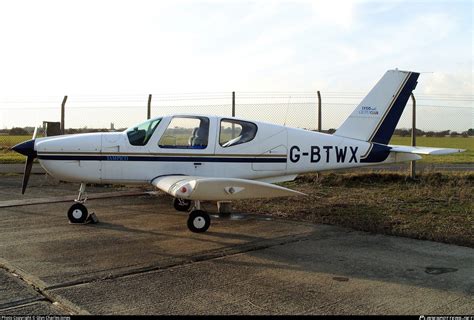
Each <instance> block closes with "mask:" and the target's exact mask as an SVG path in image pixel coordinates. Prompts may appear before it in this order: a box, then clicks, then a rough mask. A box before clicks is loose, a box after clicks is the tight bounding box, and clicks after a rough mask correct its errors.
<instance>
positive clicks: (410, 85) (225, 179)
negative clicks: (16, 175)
mask: <svg viewBox="0 0 474 320" xmlns="http://www.w3.org/2000/svg"><path fill="white" fill-rule="evenodd" d="M418 76H419V73H416V72H407V71H399V70H389V71H387V72H386V73H385V75H384V76H383V77H382V79H380V80H379V82H378V83H377V84H376V85H375V87H374V88H373V89H372V90H371V91H370V92H369V94H368V95H367V96H366V97H365V98H364V99H363V100H362V102H361V103H360V104H359V105H358V106H357V107H356V108H355V110H354V111H353V112H352V114H351V115H350V116H349V118H348V119H347V120H346V121H345V122H344V123H343V124H342V126H341V127H340V128H339V129H338V130H337V131H336V132H335V133H334V134H332V135H330V134H324V133H319V132H312V131H307V130H303V129H297V128H288V127H286V126H281V125H276V124H270V123H264V122H257V121H249V120H244V119H238V118H227V117H220V116H211V115H171V116H164V117H159V118H154V119H151V120H148V121H146V122H143V123H142V124H139V125H137V126H133V127H131V128H129V129H128V130H126V131H124V132H112V133H87V134H75V135H65V136H56V137H47V138H37V139H35V136H34V137H33V139H32V140H29V141H27V142H23V143H21V144H18V145H16V146H15V147H13V150H15V151H17V152H19V153H21V154H24V155H26V156H27V161H26V165H25V175H24V178H23V186H22V192H23V193H24V192H25V188H26V185H27V183H28V177H29V174H30V171H31V166H32V163H33V159H34V158H38V160H39V162H40V164H41V166H42V167H43V168H44V169H45V170H46V171H47V172H48V173H49V174H50V175H52V176H54V177H56V178H58V179H60V180H63V181H70V182H78V183H81V187H80V189H79V196H78V198H77V199H76V200H75V201H76V203H75V204H73V205H72V207H71V208H70V209H69V211H68V218H69V220H70V221H71V222H72V223H83V222H84V221H86V219H87V217H88V213H87V208H86V207H85V206H84V202H85V201H86V197H85V184H86V183H108V184H110V183H112V184H114V183H116V184H131V183H136V184H143V183H150V184H152V185H153V186H154V187H156V188H158V189H160V190H163V191H164V192H167V193H168V194H170V195H171V196H173V197H174V198H175V201H174V206H175V208H176V209H177V210H181V211H188V210H189V209H190V208H191V204H192V202H194V205H193V207H192V209H191V210H190V214H189V218H188V223H187V224H188V228H189V229H190V230H191V231H193V232H205V231H206V230H207V229H208V228H209V226H210V223H211V221H210V217H209V215H208V214H207V213H206V212H204V211H203V210H201V208H200V201H228V200H236V199H250V198H269V197H280V196H292V195H301V194H302V193H301V192H298V191H294V190H290V189H287V188H283V187H281V186H277V185H274V184H273V183H278V182H284V181H291V180H294V179H295V178H296V176H297V175H298V174H303V173H308V172H318V171H324V170H334V169H342V168H353V167H363V166H370V165H374V164H381V163H393V162H402V161H411V160H418V159H421V157H420V156H419V155H420V154H449V153H454V152H461V151H463V150H460V149H442V148H425V147H408V146H396V145H389V144H388V143H389V141H390V138H391V137H392V134H393V132H394V130H395V127H396V125H397V123H398V121H399V119H400V116H401V114H402V112H403V109H404V108H405V105H406V103H407V101H408V98H409V97H410V94H411V93H412V91H413V90H414V89H415V87H416V84H417V79H418Z"/></svg>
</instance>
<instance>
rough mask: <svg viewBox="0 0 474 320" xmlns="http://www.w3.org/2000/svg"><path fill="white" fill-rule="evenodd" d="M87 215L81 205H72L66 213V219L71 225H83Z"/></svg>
mask: <svg viewBox="0 0 474 320" xmlns="http://www.w3.org/2000/svg"><path fill="white" fill-rule="evenodd" d="M87 215H88V212H87V208H86V206H85V205H83V204H82V203H75V204H73V205H72V206H71V208H69V210H68V212H67V217H68V218H69V221H70V222H71V223H85V222H86V220H87Z"/></svg>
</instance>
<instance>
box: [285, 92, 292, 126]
mask: <svg viewBox="0 0 474 320" xmlns="http://www.w3.org/2000/svg"><path fill="white" fill-rule="evenodd" d="M290 100H291V96H289V97H288V105H287V106H286V113H285V121H284V122H283V126H285V127H286V120H287V119H288V109H290Z"/></svg>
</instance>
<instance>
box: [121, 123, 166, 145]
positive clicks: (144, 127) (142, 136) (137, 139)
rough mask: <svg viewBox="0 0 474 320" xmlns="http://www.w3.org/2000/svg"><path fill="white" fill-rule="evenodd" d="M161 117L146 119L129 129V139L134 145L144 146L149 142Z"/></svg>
mask: <svg viewBox="0 0 474 320" xmlns="http://www.w3.org/2000/svg"><path fill="white" fill-rule="evenodd" d="M160 121H161V118H158V119H151V120H148V121H145V122H143V123H141V124H139V125H138V126H135V127H131V128H129V129H127V131H126V132H127V136H128V141H130V144H131V145H133V146H144V145H146V144H147V143H148V141H149V140H150V138H151V136H152V135H153V132H155V129H156V127H157V126H158V124H159V123H160Z"/></svg>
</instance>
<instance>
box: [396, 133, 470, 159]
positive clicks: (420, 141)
mask: <svg viewBox="0 0 474 320" xmlns="http://www.w3.org/2000/svg"><path fill="white" fill-rule="evenodd" d="M390 144H396V145H407V146H409V145H411V138H410V137H398V136H393V137H392V140H391V141H390ZM416 145H417V146H420V147H439V148H457V149H466V151H465V152H461V153H455V154H448V155H444V156H424V155H423V156H422V157H423V159H422V160H420V161H419V162H423V163H434V164H448V163H458V164H462V163H473V162H474V138H473V137H469V138H463V137H443V138H439V137H417V138H416Z"/></svg>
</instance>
